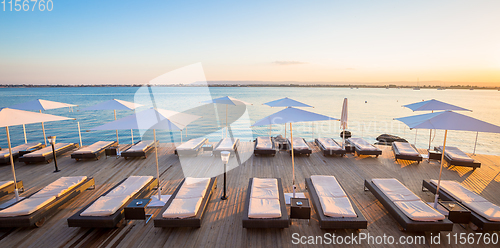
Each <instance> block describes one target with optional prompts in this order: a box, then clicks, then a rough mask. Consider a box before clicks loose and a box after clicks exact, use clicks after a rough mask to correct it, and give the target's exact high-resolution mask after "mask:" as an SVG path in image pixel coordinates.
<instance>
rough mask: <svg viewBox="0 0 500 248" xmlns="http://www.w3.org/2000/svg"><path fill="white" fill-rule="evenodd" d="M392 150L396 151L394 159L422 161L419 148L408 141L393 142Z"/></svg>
mask: <svg viewBox="0 0 500 248" xmlns="http://www.w3.org/2000/svg"><path fill="white" fill-rule="evenodd" d="M392 152H393V153H394V159H395V160H396V161H398V159H404V160H412V161H417V162H418V163H420V162H422V155H420V153H419V152H418V150H417V148H416V147H415V146H414V145H412V144H410V143H407V142H397V141H394V142H392Z"/></svg>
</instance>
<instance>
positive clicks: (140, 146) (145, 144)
mask: <svg viewBox="0 0 500 248" xmlns="http://www.w3.org/2000/svg"><path fill="white" fill-rule="evenodd" d="M153 143H154V140H141V141H139V143H137V144H135V145H133V146H132V147H130V148H129V149H128V150H126V151H125V152H141V151H145V150H146V149H148V148H149V147H150V146H152V145H153Z"/></svg>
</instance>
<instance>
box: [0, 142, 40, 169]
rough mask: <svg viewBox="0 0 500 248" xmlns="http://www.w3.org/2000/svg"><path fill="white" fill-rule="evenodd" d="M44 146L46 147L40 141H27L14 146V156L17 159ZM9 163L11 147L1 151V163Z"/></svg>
mask: <svg viewBox="0 0 500 248" xmlns="http://www.w3.org/2000/svg"><path fill="white" fill-rule="evenodd" d="M43 147H45V145H42V143H39V142H32V143H26V144H22V145H18V146H15V147H12V149H11V150H12V158H13V159H14V160H16V159H17V158H18V157H20V156H23V155H24V154H27V153H30V152H33V151H36V150H40V149H42V148H43ZM8 163H10V153H9V149H4V150H2V151H1V152H0V164H8Z"/></svg>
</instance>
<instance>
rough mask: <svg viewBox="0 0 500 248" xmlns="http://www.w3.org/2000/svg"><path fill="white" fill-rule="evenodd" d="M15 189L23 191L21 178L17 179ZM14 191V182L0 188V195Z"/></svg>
mask: <svg viewBox="0 0 500 248" xmlns="http://www.w3.org/2000/svg"><path fill="white" fill-rule="evenodd" d="M17 190H18V192H23V191H24V186H23V181H21V180H19V181H17ZM14 191H15V188H14V184H11V185H9V186H7V187H5V188H3V189H0V197H3V196H6V195H8V194H11V193H14Z"/></svg>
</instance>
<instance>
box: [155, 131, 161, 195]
mask: <svg viewBox="0 0 500 248" xmlns="http://www.w3.org/2000/svg"><path fill="white" fill-rule="evenodd" d="M153 136H154V142H155V156H156V177H157V178H158V200H159V201H161V188H160V169H159V168H158V145H157V144H156V129H153Z"/></svg>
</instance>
